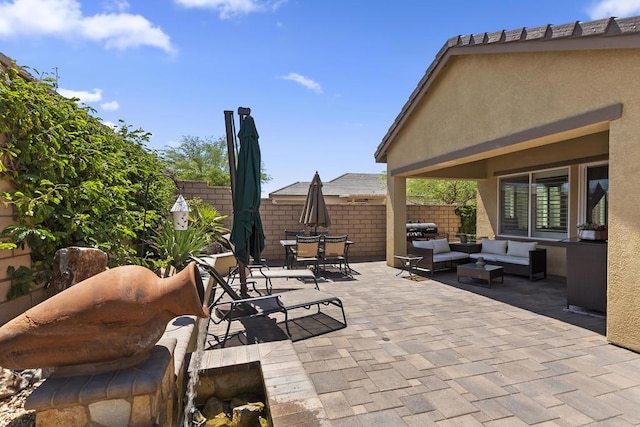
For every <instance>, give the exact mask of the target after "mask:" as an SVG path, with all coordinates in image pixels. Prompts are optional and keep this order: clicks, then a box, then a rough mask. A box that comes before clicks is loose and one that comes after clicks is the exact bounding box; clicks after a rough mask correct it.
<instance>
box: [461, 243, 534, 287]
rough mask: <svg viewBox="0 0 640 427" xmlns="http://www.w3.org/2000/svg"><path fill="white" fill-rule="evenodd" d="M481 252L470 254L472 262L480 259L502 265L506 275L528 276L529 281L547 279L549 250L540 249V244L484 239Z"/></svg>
mask: <svg viewBox="0 0 640 427" xmlns="http://www.w3.org/2000/svg"><path fill="white" fill-rule="evenodd" d="M481 243H482V249H481V250H480V252H476V253H472V254H469V257H470V258H471V259H472V260H477V259H478V258H479V257H482V258H484V260H485V262H487V263H489V264H494V265H500V266H502V268H504V272H505V274H516V275H519V276H527V277H529V280H539V279H544V278H546V277H547V250H546V249H541V248H538V242H518V241H516V240H491V239H486V238H485V239H482V241H481Z"/></svg>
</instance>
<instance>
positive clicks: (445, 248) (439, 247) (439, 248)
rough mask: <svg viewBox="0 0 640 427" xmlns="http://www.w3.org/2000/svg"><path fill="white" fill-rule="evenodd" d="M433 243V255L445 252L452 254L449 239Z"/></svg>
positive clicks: (435, 240)
mask: <svg viewBox="0 0 640 427" xmlns="http://www.w3.org/2000/svg"><path fill="white" fill-rule="evenodd" d="M432 242H433V253H434V254H441V253H444V252H450V251H451V248H450V247H449V242H448V241H447V239H434V240H432Z"/></svg>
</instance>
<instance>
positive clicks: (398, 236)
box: [386, 172, 407, 266]
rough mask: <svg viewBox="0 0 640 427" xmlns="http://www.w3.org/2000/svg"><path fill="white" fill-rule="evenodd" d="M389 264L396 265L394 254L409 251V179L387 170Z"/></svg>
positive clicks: (387, 253) (404, 253) (387, 254)
mask: <svg viewBox="0 0 640 427" xmlns="http://www.w3.org/2000/svg"><path fill="white" fill-rule="evenodd" d="M387 191H388V194H387V252H386V260H387V265H389V266H395V262H397V260H396V259H395V258H394V257H393V256H394V255H406V253H407V179H406V178H405V177H403V176H391V175H389V173H388V172H387Z"/></svg>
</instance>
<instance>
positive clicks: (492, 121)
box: [387, 49, 640, 351]
mask: <svg viewBox="0 0 640 427" xmlns="http://www.w3.org/2000/svg"><path fill="white" fill-rule="evenodd" d="M638 71H640V52H639V51H638V49H627V50H613V49H611V50H600V51H573V52H530V53H513V54H503V55H499V54H498V55H483V56H470V55H467V56H461V57H459V58H455V59H452V60H451V61H449V63H448V65H447V67H446V69H444V70H443V71H442V72H441V73H440V74H439V75H438V78H437V80H435V81H434V83H433V84H432V86H431V88H430V93H429V94H428V95H427V96H426V97H425V98H424V99H423V101H422V103H421V104H418V106H417V108H416V110H415V111H414V112H413V114H412V115H411V117H410V118H409V119H408V120H407V121H406V123H405V124H404V127H403V128H402V129H401V130H400V131H399V133H398V137H397V139H396V140H395V141H394V142H393V144H392V145H391V146H390V147H389V148H388V151H387V164H388V172H389V173H392V172H393V171H394V169H398V168H402V167H407V166H409V165H412V164H415V163H416V162H418V161H420V160H424V159H432V158H434V157H437V156H441V155H445V154H448V153H451V152H455V151H457V150H462V149H465V148H468V147H472V146H474V145H477V144H480V143H484V142H488V141H491V140H494V139H497V138H501V137H505V136H508V135H512V134H514V133H517V132H521V131H525V130H529V129H534V128H536V127H539V126H543V125H546V124H550V123H554V122H557V121H559V120H562V119H567V118H571V117H575V116H577V115H580V114H583V113H586V112H589V111H594V110H598V109H601V108H604V107H607V106H610V105H613V104H617V103H621V104H623V113H622V117H621V118H620V119H618V120H615V121H613V122H611V123H610V124H608V123H605V124H604V127H603V126H600V125H597V126H593V127H589V128H583V129H576V131H575V132H567V133H565V134H561V135H551V136H549V137H546V138H540V139H538V140H533V141H524V142H522V143H520V144H516V145H510V146H508V147H506V148H504V147H503V148H496V149H495V150H493V151H490V152H486V153H484V154H482V153H480V154H476V155H470V156H469V157H467V158H466V159H463V160H461V161H456V160H453V161H448V162H447V163H441V164H439V165H435V166H427V167H423V168H422V169H420V170H415V171H411V172H409V171H404V172H403V174H402V175H403V176H411V175H412V174H414V173H417V172H423V173H424V172H430V173H429V175H430V176H434V177H437V176H439V172H438V171H437V169H439V168H442V167H444V168H449V169H444V170H443V171H442V172H441V173H440V175H441V176H450V172H451V170H452V169H451V167H453V166H455V165H456V164H464V163H465V162H471V161H476V163H475V164H474V168H473V174H474V175H475V177H476V178H480V179H481V181H479V193H480V198H479V201H480V203H481V206H480V207H479V210H478V232H479V233H485V234H495V233H492V232H493V230H495V228H494V226H495V224H494V222H495V217H496V215H495V211H496V206H497V205H496V187H495V186H496V183H497V180H496V178H495V177H494V176H493V175H492V174H493V171H494V170H497V169H500V170H509V169H512V168H513V169H515V168H517V167H518V166H516V165H517V164H520V165H522V166H527V167H529V166H530V167H532V168H534V167H535V165H536V164H537V163H545V162H548V161H549V160H547V159H548V158H554V161H557V160H555V156H559V157H560V158H565V159H566V158H567V156H570V155H571V154H574V157H584V156H586V154H585V153H586V152H587V151H590V150H595V151H601V150H602V144H603V141H598V140H596V141H594V140H592V139H584V140H582V143H578V144H577V145H575V141H574V142H570V143H569V144H566V145H565V142H563V141H566V140H567V139H571V138H575V137H579V136H581V135H586V134H589V133H595V132H601V131H603V130H606V129H607V127H608V128H609V147H608V149H609V162H610V163H609V165H610V172H609V173H610V175H609V185H610V190H609V197H610V199H609V200H610V204H609V246H608V251H609V252H608V259H609V264H608V275H609V280H608V306H607V313H608V316H607V338H608V339H609V340H610V341H611V342H613V343H615V344H618V345H621V346H624V347H627V348H630V349H632V350H635V351H640V316H638V315H637V313H638V312H639V311H640V283H639V282H640V279H638V278H639V277H640V258H638V253H640V231H639V230H640V227H639V225H640V196H639V195H638V191H637V181H638V178H637V177H638V176H639V175H640V166H639V165H640V148H639V147H640V144H639V142H640V141H639V139H640V97H638V93H640V79H638V78H637V76H638ZM541 145H547V148H548V150H542V151H535V152H534V151H530V152H528V154H531V155H530V156H529V155H527V156H524V158H523V157H521V156H522V153H521V154H520V155H512V156H508V155H507V154H509V153H510V152H514V151H520V150H523V149H530V148H533V147H535V146H541ZM568 148H570V150H569V151H567V149H568ZM534 154H538V155H539V156H536V155H534ZM496 156H502V157H500V158H496V159H494V160H485V159H488V158H492V157H496ZM496 162H499V163H500V164H499V165H498V166H496V165H495V163H496ZM478 166H481V167H478ZM482 166H483V167H484V171H485V173H484V175H483V174H482V171H483V168H482ZM458 170H464V168H461V169H458ZM576 174H577V167H572V169H571V179H572V185H571V188H572V194H573V196H572V199H571V210H572V211H571V221H572V224H575V220H576V214H577V212H576V211H575V208H576V205H575V203H576V198H575V190H576V188H577V187H576V185H577V179H576V176H577V175H576ZM461 175H462V173H461ZM481 230H482V231H481ZM549 256H550V257H551V256H553V257H556V256H559V257H560V259H559V260H558V261H552V262H550V270H552V269H553V271H558V272H560V271H562V269H563V268H564V269H565V270H566V266H563V265H562V262H563V261H562V260H561V259H562V258H561V257H562V256H563V249H562V248H558V247H555V248H554V249H553V250H552V251H551V253H550V254H549Z"/></svg>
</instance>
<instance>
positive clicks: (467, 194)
mask: <svg viewBox="0 0 640 427" xmlns="http://www.w3.org/2000/svg"><path fill="white" fill-rule="evenodd" d="M476 190H477V185H476V183H475V181H454V180H442V179H409V180H408V181H407V196H408V197H409V198H410V199H412V200H416V201H420V202H421V203H425V202H431V203H444V204H447V205H468V204H473V205H475V203H476Z"/></svg>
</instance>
